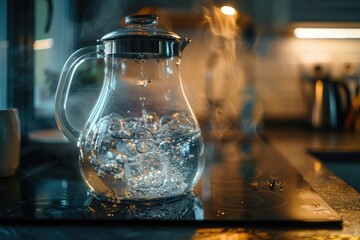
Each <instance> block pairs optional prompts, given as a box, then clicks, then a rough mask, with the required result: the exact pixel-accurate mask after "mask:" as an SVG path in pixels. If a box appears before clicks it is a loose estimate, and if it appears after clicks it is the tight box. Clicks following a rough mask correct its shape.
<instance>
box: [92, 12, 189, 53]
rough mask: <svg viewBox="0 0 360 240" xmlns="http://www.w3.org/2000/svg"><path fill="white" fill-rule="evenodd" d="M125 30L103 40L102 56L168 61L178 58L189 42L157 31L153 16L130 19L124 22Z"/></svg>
mask: <svg viewBox="0 0 360 240" xmlns="http://www.w3.org/2000/svg"><path fill="white" fill-rule="evenodd" d="M125 23H126V24H127V26H126V27H125V28H122V29H118V30H116V31H114V32H111V33H108V34H106V35H105V36H103V37H102V38H101V39H100V40H99V42H101V43H103V44H104V47H105V49H104V50H105V54H115V55H120V56H121V57H129V58H152V57H154V58H155V57H156V58H158V57H160V58H168V57H171V56H174V55H175V56H180V54H181V50H182V49H183V48H184V47H185V46H186V45H187V44H188V43H189V42H190V40H189V39H182V38H180V36H179V35H177V34H176V33H173V32H170V31H167V30H164V29H161V28H157V27H156V25H157V23H158V17H157V16H156V15H133V16H128V17H126V18H125Z"/></svg>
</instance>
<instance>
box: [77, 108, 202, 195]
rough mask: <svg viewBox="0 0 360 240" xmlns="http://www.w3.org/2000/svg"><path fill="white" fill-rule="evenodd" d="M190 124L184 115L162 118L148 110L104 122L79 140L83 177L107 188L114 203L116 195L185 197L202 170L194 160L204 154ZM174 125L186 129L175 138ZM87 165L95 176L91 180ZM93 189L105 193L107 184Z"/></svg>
mask: <svg viewBox="0 0 360 240" xmlns="http://www.w3.org/2000/svg"><path fill="white" fill-rule="evenodd" d="M183 116H184V117H183ZM190 123H191V118H188V117H187V115H186V114H183V113H178V114H172V115H168V116H161V117H159V116H158V115H157V114H156V113H155V112H146V111H144V112H142V115H141V116H140V117H133V118H130V117H128V118H124V117H123V116H120V115H119V114H115V113H114V114H111V115H108V116H106V117H103V118H102V119H100V120H99V121H98V123H96V124H94V125H92V126H91V127H89V129H88V131H85V130H84V133H83V134H82V136H83V137H82V140H81V141H79V142H80V144H81V146H80V149H81V151H82V155H81V156H82V161H83V164H81V165H80V166H81V169H82V171H84V172H85V174H84V176H86V177H87V181H89V182H91V184H96V182H101V183H102V184H105V186H106V187H108V188H109V189H112V190H111V191H113V192H112V197H115V198H116V196H117V195H118V194H119V195H122V197H123V198H144V197H146V198H148V197H149V198H152V197H159V196H165V195H166V196H168V195H172V196H173V195H178V194H182V193H183V192H184V191H187V190H189V189H188V188H189V187H190V186H191V182H192V181H193V176H194V171H197V169H198V167H196V165H197V164H198V162H197V161H196V160H194V159H198V158H199V157H198V156H199V155H198V154H200V152H199V151H200V149H201V148H199V145H198V144H199V143H201V141H200V139H199V137H200V133H199V132H197V130H196V129H192V130H191V131H189V130H188V129H187V127H186V126H189V127H190ZM176 124H180V125H182V127H179V128H177V130H178V131H177V132H176V133H177V134H171V132H172V131H173V130H174V128H173V126H174V125H176ZM184 126H185V127H184ZM181 130H182V131H183V133H181V132H180V131H181ZM189 133H192V134H189ZM194 134H195V135H196V137H193V135H194ZM89 164H90V166H92V167H93V168H92V169H93V170H92V171H95V173H96V174H92V175H91V172H89V171H90V170H89V169H90V168H89ZM94 177H95V178H96V177H101V178H102V179H101V181H97V180H96V179H93V178H94ZM92 188H94V191H95V192H101V194H104V193H105V192H106V191H103V185H102V186H101V187H98V188H97V187H96V186H92ZM97 189H100V190H97Z"/></svg>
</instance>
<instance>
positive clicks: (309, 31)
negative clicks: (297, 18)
mask: <svg viewBox="0 0 360 240" xmlns="http://www.w3.org/2000/svg"><path fill="white" fill-rule="evenodd" d="M294 35H295V37H297V38H300V39H358V38H360V29H359V28H295V30H294Z"/></svg>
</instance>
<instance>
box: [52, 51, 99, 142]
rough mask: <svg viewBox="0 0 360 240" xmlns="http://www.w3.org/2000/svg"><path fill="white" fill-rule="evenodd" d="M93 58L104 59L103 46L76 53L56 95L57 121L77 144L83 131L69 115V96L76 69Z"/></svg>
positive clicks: (62, 76) (68, 62)
mask: <svg viewBox="0 0 360 240" xmlns="http://www.w3.org/2000/svg"><path fill="white" fill-rule="evenodd" d="M91 58H104V49H103V46H102V45H95V46H89V47H84V48H81V49H79V50H77V51H76V52H74V53H73V54H72V55H71V56H70V57H69V58H68V60H67V61H66V63H65V65H64V67H63V69H62V72H61V75H60V79H59V83H58V86H57V89H56V93H55V119H56V123H57V125H58V127H59V129H60V130H61V131H62V132H63V133H64V135H65V136H66V137H67V138H68V139H69V140H71V141H73V142H77V140H78V138H79V136H80V131H81V129H80V130H79V129H76V128H75V127H74V126H73V125H72V124H71V122H70V121H69V118H68V114H67V110H66V108H67V101H68V94H69V91H70V87H71V82H72V80H73V77H74V73H75V71H76V69H77V68H78V67H79V65H80V64H81V63H83V62H84V61H86V60H88V59H91Z"/></svg>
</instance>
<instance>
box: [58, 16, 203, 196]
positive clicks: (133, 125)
mask: <svg viewBox="0 0 360 240" xmlns="http://www.w3.org/2000/svg"><path fill="white" fill-rule="evenodd" d="M157 22H158V18H157V17H156V16H154V15H136V16H128V17H126V18H125V23H126V27H125V28H122V29H119V30H116V31H114V32H111V33H109V34H106V35H105V36H103V37H102V38H101V39H100V40H98V45H96V46H90V47H85V48H82V49H79V50H78V51H76V52H75V53H73V54H72V55H71V56H70V57H69V59H68V60H67V62H66V63H65V65H64V68H63V70H62V73H61V76H60V80H59V84H58V88H57V91H56V95H55V117H56V121H57V124H58V126H59V128H60V130H61V131H62V132H63V133H64V135H65V136H66V137H68V138H69V139H70V140H72V141H74V142H77V144H78V147H79V149H80V172H81V174H82V177H83V178H84V180H85V182H86V184H87V185H88V187H89V188H90V192H91V193H92V194H93V195H94V196H96V198H97V199H100V200H108V201H112V202H119V201H124V200H130V201H132V200H136V201H151V200H158V199H165V198H172V197H175V196H180V195H183V194H185V193H187V192H189V191H191V189H193V187H194V186H195V184H196V183H197V182H198V180H199V178H200V176H201V173H202V171H203V167H204V144H203V140H202V136H201V132H200V127H199V124H198V122H197V120H196V118H195V115H194V113H193V112H192V110H191V107H190V105H189V103H188V101H187V99H186V96H185V94H184V91H183V87H182V83H181V78H180V58H181V52H182V50H183V49H184V47H185V46H186V45H187V44H188V43H189V42H190V40H189V39H183V38H180V37H179V36H178V35H177V34H175V33H172V32H169V31H165V30H162V29H160V28H157V27H156V24H157ZM93 58H98V59H99V58H100V59H104V63H105V64H104V66H105V67H104V68H105V69H104V74H105V75H104V78H105V79H104V82H103V86H102V89H101V92H100V94H99V97H98V99H97V101H96V103H95V104H94V106H93V108H92V110H91V112H90V114H89V117H88V119H87V121H86V123H85V125H84V127H83V129H76V128H75V127H74V126H73V124H72V123H71V121H69V118H68V113H67V99H68V94H69V90H70V86H71V82H72V80H73V76H74V73H75V71H76V69H77V67H78V66H79V65H80V64H81V63H82V62H84V61H85V60H88V59H93Z"/></svg>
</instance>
